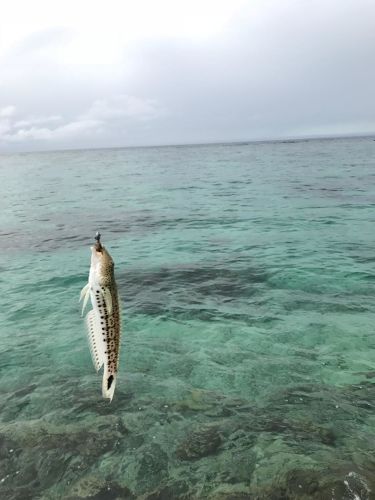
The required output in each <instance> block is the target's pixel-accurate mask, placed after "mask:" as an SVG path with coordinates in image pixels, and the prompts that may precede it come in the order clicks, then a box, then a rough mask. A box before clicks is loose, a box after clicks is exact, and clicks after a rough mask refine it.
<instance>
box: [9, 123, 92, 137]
mask: <svg viewBox="0 0 375 500" xmlns="http://www.w3.org/2000/svg"><path fill="white" fill-rule="evenodd" d="M101 125H102V122H100V121H98V120H77V121H73V122H70V123H67V124H65V125H61V126H60V127H56V128H54V129H49V128H47V127H34V126H32V127H29V128H21V129H19V130H17V131H16V132H13V133H10V134H3V136H2V139H3V140H5V141H9V142H21V141H24V140H26V139H31V140H37V141H51V140H53V141H56V140H57V141H60V140H64V139H70V138H73V137H75V136H76V135H77V134H78V135H80V136H81V137H82V136H85V135H87V134H90V133H91V132H93V131H96V130H98V129H99V128H100V126H101Z"/></svg>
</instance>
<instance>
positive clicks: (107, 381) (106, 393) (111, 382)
mask: <svg viewBox="0 0 375 500" xmlns="http://www.w3.org/2000/svg"><path fill="white" fill-rule="evenodd" d="M115 387H116V374H115V373H108V370H107V367H105V369H104V373H103V382H102V396H103V398H107V399H109V400H110V401H112V398H113V394H114V392H115Z"/></svg>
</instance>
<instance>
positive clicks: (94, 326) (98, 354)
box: [86, 310, 104, 371]
mask: <svg viewBox="0 0 375 500" xmlns="http://www.w3.org/2000/svg"><path fill="white" fill-rule="evenodd" d="M86 329H87V338H88V341H89V347H90V352H91V358H92V362H93V364H94V368H95V370H96V371H99V370H100V368H101V367H102V365H103V363H104V342H103V338H102V335H101V329H100V325H99V324H98V320H97V318H96V316H95V311H94V310H91V311H90V312H88V313H87V314H86Z"/></svg>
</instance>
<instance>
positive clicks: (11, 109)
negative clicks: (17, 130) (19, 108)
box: [0, 106, 16, 118]
mask: <svg viewBox="0 0 375 500" xmlns="http://www.w3.org/2000/svg"><path fill="white" fill-rule="evenodd" d="M15 112H16V107H15V106H5V107H4V108H0V117H1V118H7V117H9V116H13V115H14V113H15Z"/></svg>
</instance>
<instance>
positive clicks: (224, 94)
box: [0, 0, 375, 152]
mask: <svg viewBox="0 0 375 500" xmlns="http://www.w3.org/2000/svg"><path fill="white" fill-rule="evenodd" d="M374 62H375V2H374V0H328V1H327V0H277V1H276V0H247V1H244V0H157V1H156V0H137V1H134V0H106V1H105V2H104V1H102V0H100V1H97V0H74V1H72V0H65V1H64V2H51V0H33V1H32V2H31V1H29V0H12V1H11V2H2V3H1V6H0V152H12V151H37V150H53V149H75V148H99V147H122V146H139V145H162V144H191V143H207V142H225V141H227V142H232V141H247V140H249V141H250V140H263V139H273V138H290V137H308V136H332V135H333V136H334V135H352V134H353V135H356V134H372V133H375V98H374V97H375V63H374Z"/></svg>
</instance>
